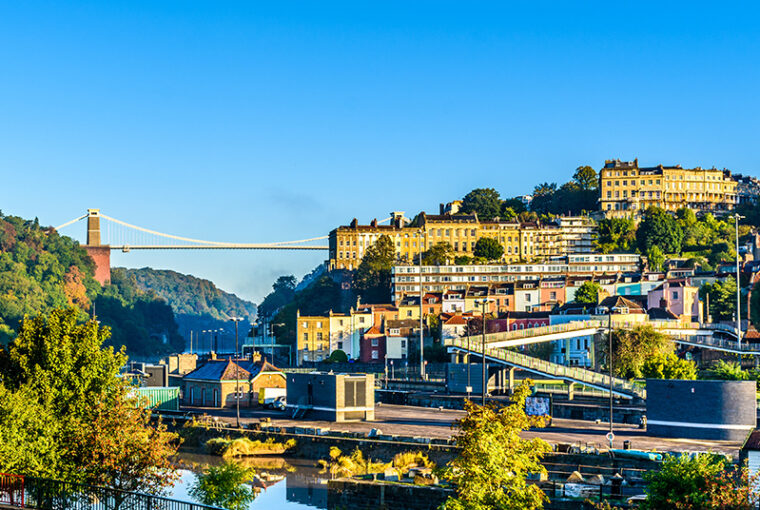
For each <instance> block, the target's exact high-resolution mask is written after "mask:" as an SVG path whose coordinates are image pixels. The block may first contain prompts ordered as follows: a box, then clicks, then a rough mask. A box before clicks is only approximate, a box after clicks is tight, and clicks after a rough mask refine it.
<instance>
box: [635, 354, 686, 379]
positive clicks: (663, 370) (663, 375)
mask: <svg viewBox="0 0 760 510" xmlns="http://www.w3.org/2000/svg"><path fill="white" fill-rule="evenodd" d="M641 375H642V376H643V377H646V378H647V379H682V380H694V379H696V378H697V365H696V364H695V363H694V362H693V361H689V360H685V359H681V358H679V357H678V356H676V355H675V354H673V353H663V352H658V353H657V354H655V355H654V356H650V357H649V358H647V359H646V360H644V364H643V365H642V366H641Z"/></svg>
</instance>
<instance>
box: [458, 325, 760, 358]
mask: <svg viewBox="0 0 760 510" xmlns="http://www.w3.org/2000/svg"><path fill="white" fill-rule="evenodd" d="M644 324H647V325H651V326H652V327H654V328H655V329H656V330H657V331H660V332H662V333H663V334H665V335H668V336H669V337H671V339H672V340H673V341H674V342H676V343H679V344H685V345H692V346H695V347H702V348H704V349H711V350H717V351H723V352H730V353H733V354H748V355H753V356H760V350H758V348H757V346H755V345H749V344H746V343H742V344H741V345H740V344H739V342H737V341H736V340H730V339H724V338H716V337H715V334H716V333H720V334H722V335H726V336H732V337H734V338H736V329H734V328H733V327H731V326H726V325H723V324H701V323H697V322H675V321H647V322H630V321H612V328H613V329H631V328H633V327H635V326H638V325H644ZM607 329H608V324H607V321H603V320H585V321H573V322H568V323H566V324H555V325H553V326H540V327H536V328H527V329H519V330H513V331H502V332H498V333H487V334H486V335H485V336H486V344H487V345H488V346H489V347H492V348H504V347H517V346H520V345H528V344H533V343H540V342H551V341H554V340H564V339H568V338H578V337H583V336H590V335H596V334H600V333H606V332H607ZM472 338H475V337H472ZM478 338H482V337H478Z"/></svg>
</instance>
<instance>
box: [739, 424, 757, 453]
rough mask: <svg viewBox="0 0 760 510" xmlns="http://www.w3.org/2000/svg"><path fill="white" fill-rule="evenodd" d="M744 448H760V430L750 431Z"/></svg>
mask: <svg viewBox="0 0 760 510" xmlns="http://www.w3.org/2000/svg"><path fill="white" fill-rule="evenodd" d="M742 450H760V430H758V429H755V430H753V431H752V432H750V434H749V436H748V437H747V440H746V441H744V446H742Z"/></svg>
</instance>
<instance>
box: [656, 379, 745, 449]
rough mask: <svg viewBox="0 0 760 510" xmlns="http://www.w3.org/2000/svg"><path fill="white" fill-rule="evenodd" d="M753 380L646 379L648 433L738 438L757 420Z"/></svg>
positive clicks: (664, 435)
mask: <svg viewBox="0 0 760 510" xmlns="http://www.w3.org/2000/svg"><path fill="white" fill-rule="evenodd" d="M756 394H757V389H756V385H755V381H674V380H661V379H647V400H646V405H647V434H649V435H650V436H659V437H683V438H690V439H718V440H729V441H741V440H743V439H744V438H745V437H746V436H747V434H748V433H749V432H750V430H752V429H753V428H754V427H755V425H756V422H757V400H756V398H757V397H756Z"/></svg>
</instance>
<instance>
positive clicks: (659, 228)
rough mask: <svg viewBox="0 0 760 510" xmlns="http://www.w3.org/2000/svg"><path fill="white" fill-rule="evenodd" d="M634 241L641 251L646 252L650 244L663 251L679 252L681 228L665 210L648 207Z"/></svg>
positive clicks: (681, 237)
mask: <svg viewBox="0 0 760 510" xmlns="http://www.w3.org/2000/svg"><path fill="white" fill-rule="evenodd" d="M636 241H637V243H638V245H639V250H641V252H642V253H646V252H647V251H648V250H649V249H650V248H651V247H652V246H658V247H659V248H660V249H661V250H662V251H663V252H665V253H681V243H682V242H683V229H682V228H681V225H680V224H679V223H678V222H677V221H676V219H675V218H674V217H673V216H672V215H670V214H669V213H668V212H667V211H665V210H664V209H660V208H659V207H650V208H648V209H647V210H646V211H645V212H644V217H643V219H642V220H641V223H639V228H638V230H637V231H636Z"/></svg>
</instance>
